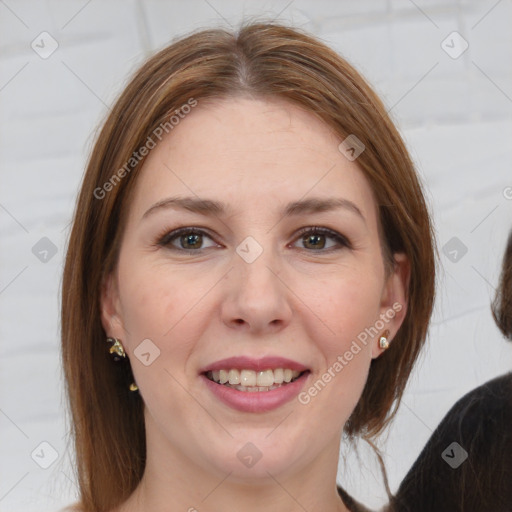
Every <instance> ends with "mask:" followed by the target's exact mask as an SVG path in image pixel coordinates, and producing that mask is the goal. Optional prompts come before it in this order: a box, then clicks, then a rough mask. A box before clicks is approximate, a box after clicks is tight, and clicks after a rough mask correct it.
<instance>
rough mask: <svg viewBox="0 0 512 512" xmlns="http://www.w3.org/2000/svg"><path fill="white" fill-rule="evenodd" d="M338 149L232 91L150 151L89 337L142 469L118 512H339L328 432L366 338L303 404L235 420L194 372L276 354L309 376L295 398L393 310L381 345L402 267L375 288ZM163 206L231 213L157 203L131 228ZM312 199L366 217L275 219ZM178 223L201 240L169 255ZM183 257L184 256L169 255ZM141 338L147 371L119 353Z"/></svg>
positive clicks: (281, 105) (375, 268)
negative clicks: (255, 250)
mask: <svg viewBox="0 0 512 512" xmlns="http://www.w3.org/2000/svg"><path fill="white" fill-rule="evenodd" d="M340 142H341V139H340V138H339V137H338V136H336V135H335V134H333V133H332V131H331V130H330V129H329V128H328V127H327V126H326V125H325V124H324V123H322V122H321V121H320V120H318V119H317V118H316V117H314V116H313V115H312V114H310V113H308V112H305V111H303V110H301V109H299V108H298V107H296V106H294V105H291V104H289V103H287V102H284V101H282V100H277V99H273V100H260V99H254V98H245V97H239V98H230V99H227V100H218V99H217V100H214V101H209V102H206V101H203V102H200V103H199V105H198V106H197V107H196V108H195V109H194V110H193V111H192V112H191V113H190V114H188V115H187V116H186V118H185V119H183V120H182V121H181V122H180V124H179V125H177V126H176V127H175V128H174V129H173V131H172V132H171V133H170V134H169V135H167V136H166V137H165V138H164V139H163V140H162V142H160V143H159V144H158V145H157V147H156V148H155V149H153V150H152V151H151V153H150V155H149V157H148V159H147V160H146V162H145V164H144V168H143V170H142V173H141V175H140V177H139V179H138V182H137V184H136V189H135V194H134V196H133V201H132V204H131V206H130V209H129V216H128V221H127V225H126V230H125V232H124V235H123V239H122V244H121V250H120V255H119V261H118V265H117V268H116V270H115V272H114V273H113V274H112V275H110V276H109V278H108V279H107V281H106V282H105V285H104V288H103V292H102V321H103V325H104V328H105V331H106V332H107V334H108V335H109V336H114V337H116V338H118V339H120V340H121V341H122V343H123V345H124V347H125V350H126V351H127V354H128V356H129V358H130V361H131V365H132V368H133V373H134V376H135V380H136V382H137V385H138V386H139V389H140V393H141V395H142V397H143V400H144V403H145V424H146V437H147V464H146V471H145V474H144V477H143V479H142V481H141V483H140V485H139V486H138V488H137V489H136V490H135V492H134V493H133V494H132V496H131V497H130V498H129V499H128V501H127V502H125V503H124V504H123V505H122V506H120V507H119V508H118V509H117V510H118V512H135V511H142V510H152V511H154V512H160V511H164V510H166V511H168V510H169V508H168V507H169V505H171V504H172V506H173V508H172V510H180V511H181V510H183V511H189V512H192V511H193V510H198V511H208V512H220V511H223V512H225V511H235V510H244V511H247V512H250V511H256V510H257V511H260V510H265V511H266V512H273V511H276V512H277V511H279V512H287V511H296V510H298V508H300V507H301V506H302V507H303V508H304V509H306V510H308V511H309V512H313V511H318V512H320V511H324V512H325V511H327V510H330V511H344V510H347V509H346V507H345V506H344V504H343V503H342V501H341V499H340V498H339V496H338V494H337V491H336V474H337V465H338V454H339V445H340V437H341V434H342V430H343V426H344V424H345V422H346V421H347V419H348V417H349V416H350V414H351V412H352V411H353V409H354V407H355V405H356V403H357V401H358V400H359V398H360V396H361V393H362V390H363V387H364V384H365V382H366V379H367V376H368V370H369V366H370V362H371V360H372V358H375V357H378V356H379V355H380V354H381V352H382V350H381V349H380V348H379V346H378V337H375V338H373V339H370V341H369V342H368V343H367V345H361V350H360V351H359V353H358V354H357V355H355V356H354V357H353V359H352V360H351V361H350V362H349V363H348V364H347V365H346V366H345V367H344V368H343V370H342V371H340V372H339V373H337V374H336V377H335V378H334V379H332V381H331V382H330V383H329V384H328V385H326V386H325V388H324V389H322V391H321V392H319V393H318V394H317V395H316V396H315V397H313V398H312V399H311V401H310V402H309V403H308V404H306V405H303V404H301V403H299V402H298V400H297V399H293V400H292V401H290V402H288V403H286V404H284V405H282V406H281V407H279V408H277V409H275V410H272V411H269V412H264V413H248V412H240V411H236V410H234V409H231V408H230V407H228V406H227V405H225V404H223V403H222V402H220V401H219V400H218V399H217V398H215V396H214V395H213V394H212V393H211V392H210V391H209V389H207V388H206V386H205V385H204V383H203V381H202V380H201V378H200V377H199V369H200V368H202V367H204V366H205V365H206V364H208V363H212V362H215V361H217V360H219V359H223V358H226V357H231V356H239V355H249V356H253V357H257V358H258V357H262V356H266V355H279V356H283V357H287V358H290V359H293V360H296V361H298V362H300V363H303V364H305V365H306V366H307V367H308V368H309V369H310V370H311V374H310V375H309V377H308V382H307V383H306V386H305V388H304V389H307V388H308V387H309V386H310V385H311V384H312V383H313V382H315V381H316V380H317V379H318V378H320V377H321V375H322V374H323V373H324V372H326V370H327V369H328V368H329V367H332V365H333V363H334V362H335V361H336V358H337V357H338V356H339V355H343V354H344V353H345V352H346V350H348V349H349V348H350V345H351V343H352V342H353V340H355V339H356V337H357V335H358V334H359V333H360V332H361V331H364V329H365V328H368V327H370V326H373V325H374V324H375V322H376V320H378V319H379V315H380V314H381V313H384V312H386V311H388V310H389V309H390V308H392V305H393V304H394V303H396V302H398V303H400V304H402V305H403V309H402V310H401V311H400V312H399V313H397V314H396V315H395V317H394V318H393V319H391V320H390V321H388V322H387V323H386V329H389V331H390V336H389V338H388V339H389V340H390V341H391V340H392V338H393V336H394V334H395V333H396V332H397V330H398V328H399V326H400V324H401V322H402V321H403V318H404V316H405V313H406V307H405V304H406V300H405V286H406V283H407V279H408V273H409V267H408V263H407V260H406V258H405V257H404V256H403V255H395V258H396V261H397V265H396V270H395V271H394V272H393V273H391V275H389V276H386V274H385V270H384V264H383V259H382V252H381V247H380V243H379V236H378V227H377V226H378V223H377V209H376V203H375V200H374V197H373V194H372V190H371V188H370V186H369V184H368V182H367V181H366V179H365V177H364V175H363V173H362V172H361V170H360V169H359V167H358V165H357V160H356V161H353V162H351V161H349V160H348V159H347V158H345V156H344V155H343V154H342V153H341V152H340V151H339V150H338V145H339V143H340ZM176 195H180V196H193V197H196V196H198V197H201V198H208V199H214V200H218V201H221V202H223V203H225V204H226V205H227V206H228V207H229V209H230V211H228V213H227V214H226V215H206V216H205V215H201V214H198V213H193V212H189V211H186V210H182V209H173V208H160V209H156V210H154V211H153V212H152V213H151V214H149V215H147V217H145V218H144V219H142V217H143V215H144V213H145V212H146V211H147V210H148V209H149V208H150V207H151V206H152V205H154V204H155V203H157V202H158V201H160V200H162V199H165V198H167V197H170V196H176ZM310 197H319V198H327V197H336V198H344V199H347V200H349V201H351V202H353V203H354V204H355V205H356V206H357V208H358V209H359V210H360V212H361V214H362V216H363V217H364V220H363V219H362V218H361V217H359V216H358V215H357V214H356V213H355V212H354V211H353V210H351V209H349V208H339V209H335V210H331V211H325V212H320V213H318V212H317V213H303V214H301V215H298V216H283V214H282V212H281V210H282V209H283V208H284V206H285V205H286V204H288V203H289V202H291V201H297V200H300V199H305V198H310ZM183 226H187V227H188V226H194V227H197V228H203V229H204V230H205V231H207V232H208V235H205V236H203V238H202V245H201V239H199V242H197V240H195V239H193V240H192V242H190V241H189V245H186V244H187V240H188V239H185V240H183V238H182V239H181V242H180V237H179V236H178V237H176V238H175V239H174V240H173V241H172V242H169V247H170V246H174V247H175V248H176V250H175V251H172V250H171V249H170V248H169V247H163V246H161V245H158V240H159V237H160V235H162V234H163V233H164V232H170V231H172V230H173V229H176V228H179V227H183ZM311 226H320V227H327V228H330V229H332V230H334V231H336V232H339V233H340V234H342V235H344V236H345V237H346V238H348V239H349V241H350V244H351V247H346V246H344V245H341V244H339V243H337V242H336V240H334V239H332V238H331V237H330V236H323V235H320V240H319V242H318V241H316V245H315V239H314V236H313V240H311V236H309V237H308V236H306V241H304V240H303V235H300V234H298V231H299V230H300V229H301V228H303V227H311ZM248 236H251V237H253V238H254V239H255V240H256V241H257V242H258V243H259V245H260V246H261V247H262V248H263V252H262V254H261V255H260V256H259V257H258V258H257V259H256V260H255V261H254V262H252V263H247V262H246V261H244V259H242V258H241V257H240V256H239V255H238V254H237V252H236V248H237V246H238V245H239V244H240V242H242V241H243V240H244V239H245V238H246V237H248ZM171 244H172V245H171ZM182 244H183V245H182ZM322 244H325V246H323V245H322ZM191 245H192V250H196V251H197V252H196V253H194V254H190V253H187V252H185V251H183V249H182V252H181V253H180V252H179V248H180V247H183V246H185V247H187V248H190V247H191ZM194 247H201V248H202V249H200V250H199V249H194ZM317 247H320V249H318V248H317ZM322 247H323V248H322ZM147 338H149V339H150V340H151V341H152V343H154V344H155V345H156V346H157V347H158V349H159V350H160V355H159V357H157V358H156V359H155V360H154V362H152V364H150V365H149V366H145V365H143V364H142V363H141V362H140V361H139V360H138V358H137V357H136V355H135V354H134V351H135V350H136V348H137V346H138V345H139V344H140V343H141V341H142V340H144V339H147ZM247 442H251V443H253V444H254V445H255V446H256V447H257V448H258V450H259V451H260V452H261V454H262V456H261V459H260V460H259V461H258V462H257V463H256V464H255V465H254V466H252V467H250V468H248V467H245V466H244V465H243V464H242V463H241V462H240V460H239V459H238V458H237V452H238V451H239V450H240V449H241V448H242V447H243V446H244V445H245V444H246V443H247ZM262 507H263V508H262Z"/></svg>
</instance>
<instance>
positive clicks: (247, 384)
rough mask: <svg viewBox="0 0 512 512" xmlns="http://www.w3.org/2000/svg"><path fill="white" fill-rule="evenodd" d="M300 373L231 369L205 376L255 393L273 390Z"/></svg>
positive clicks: (282, 370)
mask: <svg viewBox="0 0 512 512" xmlns="http://www.w3.org/2000/svg"><path fill="white" fill-rule="evenodd" d="M300 373H301V372H299V371H297V370H291V369H290V368H276V369H275V370H271V369H268V370H263V371H259V372H255V371H254V370H238V369H236V368H231V369H229V370H227V369H226V370H215V371H212V372H208V374H207V376H208V377H209V378H210V379H211V380H213V381H214V382H217V383H219V384H225V385H229V386H230V387H234V388H236V389H238V390H239V391H249V392H256V391H269V390H270V389H275V388H276V387H279V386H280V385H281V384H283V383H288V382H291V381H292V380H294V379H296V378H297V377H298V376H299V375H300Z"/></svg>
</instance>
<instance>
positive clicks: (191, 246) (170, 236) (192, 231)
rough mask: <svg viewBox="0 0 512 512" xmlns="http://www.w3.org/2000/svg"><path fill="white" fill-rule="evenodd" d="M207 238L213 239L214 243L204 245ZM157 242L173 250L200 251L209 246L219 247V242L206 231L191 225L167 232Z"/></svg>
mask: <svg viewBox="0 0 512 512" xmlns="http://www.w3.org/2000/svg"><path fill="white" fill-rule="evenodd" d="M205 238H207V239H209V240H211V242H212V243H211V244H210V245H209V246H204V245H203V243H204V239H205ZM157 243H158V245H161V246H163V247H167V248H168V249H171V250H176V251H180V250H181V251H187V252H200V251H201V250H202V249H207V248H209V247H218V244H216V243H215V242H213V240H212V238H211V237H210V236H209V235H208V233H207V232H206V231H204V230H202V229H198V228H191V227H185V228H179V229H175V230H174V231H171V232H167V233H166V234H164V235H163V236H162V237H160V238H159V240H158V242H157Z"/></svg>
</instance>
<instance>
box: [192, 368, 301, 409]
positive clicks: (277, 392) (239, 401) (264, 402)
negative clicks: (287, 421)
mask: <svg viewBox="0 0 512 512" xmlns="http://www.w3.org/2000/svg"><path fill="white" fill-rule="evenodd" d="M309 373H310V372H308V371H306V372H304V373H303V374H302V375H301V376H300V377H299V378H298V379H296V380H294V381H293V382H290V383H288V384H284V385H282V386H279V387H278V388H276V389H272V390H270V391H254V392H250V391H238V389H235V388H230V387H229V386H224V385H222V384H217V383H216V382H213V381H212V380H210V379H209V378H208V377H207V376H206V375H203V374H202V375H201V376H200V377H201V378H202V379H203V381H204V382H205V384H206V386H207V387H208V389H209V390H210V391H211V392H212V393H213V394H214V395H215V396H216V397H217V398H218V399H219V400H220V401H221V402H224V403H225V404H226V405H229V407H232V408H233V409H236V410H238V411H243V412H266V411H271V410H273V409H277V408H278V407H280V406H281V405H283V404H285V403H286V402H289V401H290V400H292V399H293V398H295V397H296V396H297V395H298V394H299V393H300V391H301V389H302V388H303V387H304V385H305V383H306V380H307V378H308V375H309Z"/></svg>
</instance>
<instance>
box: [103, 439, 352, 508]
mask: <svg viewBox="0 0 512 512" xmlns="http://www.w3.org/2000/svg"><path fill="white" fill-rule="evenodd" d="M148 441H149V442H148V458H147V461H146V468H145V472H144V476H143V478H142V480H141V482H140V483H139V485H138V487H137V488H136V489H135V491H134V492H133V494H132V495H131V496H130V498H129V499H128V500H127V501H126V502H125V503H124V504H122V505H121V506H120V507H119V508H118V509H116V511H115V512H142V511H146V510H151V511H152V512H172V511H175V510H176V511H186V512H203V511H206V510H207V511H208V512H235V511H239V510H244V512H259V511H261V510H265V512H296V511H297V510H307V511H308V512H349V511H348V508H347V507H346V506H345V505H344V503H343V501H342V500H341V498H340V496H339V494H338V491H337V487H336V472H337V464H338V453H339V442H338V443H337V444H336V443H334V444H336V446H332V445H331V444H329V445H328V448H327V449H326V450H324V452H323V453H321V454H319V456H318V457H317V458H316V459H315V460H313V461H311V462H310V463H308V464H304V467H302V468H301V469H299V470H293V471H292V470H290V471H289V472H288V473H287V474H286V475H285V474H272V472H271V471H266V474H267V475H268V476H264V477H260V478H258V479H257V480H254V481H250V480H249V479H243V480H242V479H240V478H237V477H236V476H235V475H234V474H233V472H225V473H220V472H218V471H217V472H216V471H214V470H208V469H206V468H205V467H204V466H202V465H199V464H194V463H193V462H191V461H190V459H188V458H185V457H184V456H183V454H182V453H179V452H176V451H173V450H172V449H169V447H167V448H168V449H166V450H162V445H161V444H160V443H161V442H162V440H161V439H159V442H158V443H155V444H153V443H151V441H150V440H148ZM156 446H160V449H153V448H156ZM171 507H172V508H171ZM113 512H114V511H113Z"/></svg>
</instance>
